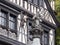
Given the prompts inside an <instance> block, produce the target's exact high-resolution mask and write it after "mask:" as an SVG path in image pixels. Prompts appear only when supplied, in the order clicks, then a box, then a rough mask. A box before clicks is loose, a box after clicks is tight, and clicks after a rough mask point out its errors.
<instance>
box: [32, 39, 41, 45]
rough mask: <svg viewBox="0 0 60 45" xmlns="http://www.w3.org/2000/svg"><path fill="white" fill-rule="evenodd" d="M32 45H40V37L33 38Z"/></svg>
mask: <svg viewBox="0 0 60 45" xmlns="http://www.w3.org/2000/svg"><path fill="white" fill-rule="evenodd" d="M32 45H41V44H40V38H34V39H33V43H32Z"/></svg>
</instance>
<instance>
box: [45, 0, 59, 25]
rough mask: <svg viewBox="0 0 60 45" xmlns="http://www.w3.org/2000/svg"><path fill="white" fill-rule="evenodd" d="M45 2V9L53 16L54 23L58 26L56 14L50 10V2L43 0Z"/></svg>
mask: <svg viewBox="0 0 60 45" xmlns="http://www.w3.org/2000/svg"><path fill="white" fill-rule="evenodd" d="M44 2H45V4H46V7H47V10H48V11H49V13H50V14H51V16H52V17H53V20H54V21H55V23H56V24H57V26H59V24H58V21H57V19H56V16H55V15H56V14H55V13H54V11H53V10H52V8H51V6H50V4H49V1H48V0H44Z"/></svg>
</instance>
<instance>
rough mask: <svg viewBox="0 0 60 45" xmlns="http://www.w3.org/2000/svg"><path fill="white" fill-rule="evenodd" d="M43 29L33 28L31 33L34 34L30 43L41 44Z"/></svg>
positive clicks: (33, 44) (32, 44)
mask: <svg viewBox="0 0 60 45" xmlns="http://www.w3.org/2000/svg"><path fill="white" fill-rule="evenodd" d="M41 32H42V31H41V30H39V29H37V28H35V29H33V30H31V32H30V33H31V35H32V39H33V40H32V41H31V42H32V43H31V42H30V43H31V44H30V45H41V42H40V41H41V40H40V34H41Z"/></svg>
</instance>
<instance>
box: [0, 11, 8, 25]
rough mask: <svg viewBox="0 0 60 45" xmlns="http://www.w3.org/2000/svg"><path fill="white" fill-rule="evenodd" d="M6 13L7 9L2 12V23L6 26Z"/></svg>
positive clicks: (0, 15) (0, 21)
mask: <svg viewBox="0 0 60 45" xmlns="http://www.w3.org/2000/svg"><path fill="white" fill-rule="evenodd" d="M6 15H7V13H6V12H5V11H1V12H0V25H3V26H6Z"/></svg>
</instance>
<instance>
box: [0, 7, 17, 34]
mask: <svg viewBox="0 0 60 45" xmlns="http://www.w3.org/2000/svg"><path fill="white" fill-rule="evenodd" d="M1 10H3V11H5V12H6V13H7V16H6V26H3V25H0V27H1V28H3V29H6V30H7V31H11V32H12V33H15V34H16V35H17V15H18V13H15V12H14V11H11V10H9V9H7V8H4V7H2V6H0V12H1ZM10 14H13V16H15V17H16V23H15V24H16V30H12V29H10V28H9V15H10Z"/></svg>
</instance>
